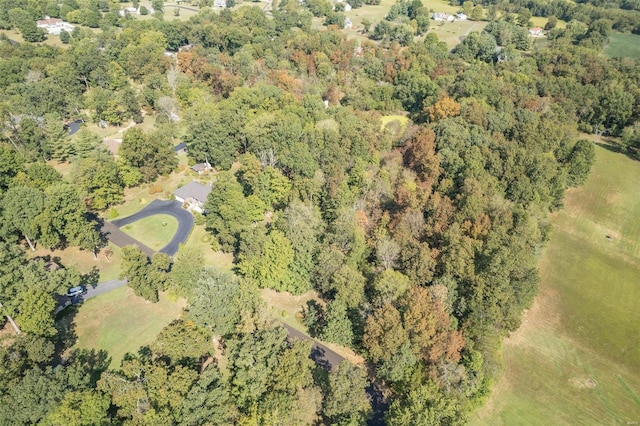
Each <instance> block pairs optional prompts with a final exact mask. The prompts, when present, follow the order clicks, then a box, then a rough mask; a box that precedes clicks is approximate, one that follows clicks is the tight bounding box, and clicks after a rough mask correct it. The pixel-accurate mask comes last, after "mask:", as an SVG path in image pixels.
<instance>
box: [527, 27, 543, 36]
mask: <svg viewBox="0 0 640 426" xmlns="http://www.w3.org/2000/svg"><path fill="white" fill-rule="evenodd" d="M529 34H530V35H532V36H533V37H540V36H541V35H542V34H543V31H542V28H540V27H534V28H531V29H530V30H529Z"/></svg>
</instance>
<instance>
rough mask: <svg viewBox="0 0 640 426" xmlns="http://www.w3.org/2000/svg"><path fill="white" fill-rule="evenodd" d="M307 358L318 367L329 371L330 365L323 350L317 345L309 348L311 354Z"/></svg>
mask: <svg viewBox="0 0 640 426" xmlns="http://www.w3.org/2000/svg"><path fill="white" fill-rule="evenodd" d="M309 358H311V359H312V360H313V361H314V362H315V363H316V365H317V366H318V367H320V368H322V369H324V370H326V371H331V363H330V362H329V360H327V357H326V355H325V350H324V349H323V348H321V347H319V346H317V345H315V346H313V347H312V348H311V354H310V355H309Z"/></svg>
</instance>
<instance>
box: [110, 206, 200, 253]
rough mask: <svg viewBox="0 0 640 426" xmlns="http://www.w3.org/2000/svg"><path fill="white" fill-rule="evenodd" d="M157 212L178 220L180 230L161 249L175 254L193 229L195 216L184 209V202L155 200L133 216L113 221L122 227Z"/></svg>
mask: <svg viewBox="0 0 640 426" xmlns="http://www.w3.org/2000/svg"><path fill="white" fill-rule="evenodd" d="M156 214H167V215H169V216H173V217H175V218H176V220H177V221H178V230H177V231H176V233H175V234H174V236H173V238H171V241H169V244H167V245H166V246H164V247H163V248H161V249H160V250H159V251H160V253H166V254H168V255H169V256H173V255H174V254H176V253H177V252H178V248H179V247H180V244H182V243H184V242H185V241H187V238H188V237H189V234H190V233H191V230H192V229H193V216H192V215H191V213H189V212H188V211H187V210H185V209H183V208H182V204H180V203H179V202H177V201H161V200H154V201H152V202H151V203H150V204H149V205H148V206H146V207H145V208H143V209H142V210H140V211H139V212H137V213H134V214H132V215H131V216H127V217H123V218H122V219H116V220H112V221H111V223H113V224H114V225H115V226H117V227H118V228H120V227H123V226H126V225H129V224H131V223H133V222H137V221H139V220H140V219H144V218H147V217H149V216H153V215H156ZM158 232H162V230H158Z"/></svg>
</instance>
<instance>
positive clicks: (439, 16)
mask: <svg viewBox="0 0 640 426" xmlns="http://www.w3.org/2000/svg"><path fill="white" fill-rule="evenodd" d="M431 19H433V20H434V21H447V22H453V20H454V19H455V18H454V17H453V15H451V14H449V13H445V12H436V13H434V14H433V15H432V16H431Z"/></svg>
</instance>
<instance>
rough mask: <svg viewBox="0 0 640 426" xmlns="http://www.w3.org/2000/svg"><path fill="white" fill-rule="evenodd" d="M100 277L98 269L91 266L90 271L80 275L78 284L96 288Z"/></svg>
mask: <svg viewBox="0 0 640 426" xmlns="http://www.w3.org/2000/svg"><path fill="white" fill-rule="evenodd" d="M99 279H100V270H99V269H98V268H97V267H96V266H94V267H93V268H91V272H89V273H88V274H84V275H82V276H81V277H80V285H82V286H83V287H85V288H86V287H91V288H96V287H97V286H98V281H99Z"/></svg>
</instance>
